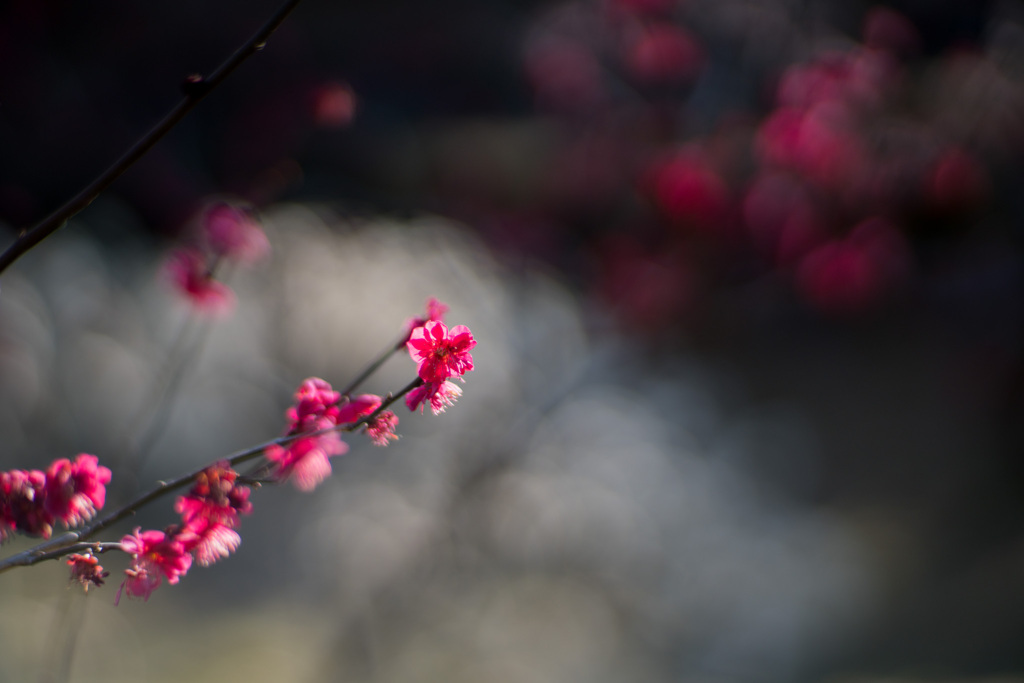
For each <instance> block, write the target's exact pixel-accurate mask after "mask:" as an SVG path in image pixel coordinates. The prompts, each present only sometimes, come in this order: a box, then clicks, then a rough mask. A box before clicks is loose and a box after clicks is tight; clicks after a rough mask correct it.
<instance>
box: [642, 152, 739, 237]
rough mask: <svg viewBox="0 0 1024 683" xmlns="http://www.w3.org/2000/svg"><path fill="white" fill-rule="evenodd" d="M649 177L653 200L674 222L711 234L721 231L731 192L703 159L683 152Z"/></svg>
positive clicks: (664, 163)
mask: <svg viewBox="0 0 1024 683" xmlns="http://www.w3.org/2000/svg"><path fill="white" fill-rule="evenodd" d="M650 173H651V175H650V178H651V183H652V189H653V192H654V200H655V202H656V203H657V205H658V208H660V209H661V211H662V212H663V213H664V214H665V215H666V216H667V217H668V218H669V219H670V220H671V221H673V222H674V223H677V224H680V225H682V226H684V227H687V228H696V229H697V230H699V231H701V232H705V233H709V234H711V233H714V232H716V231H717V230H720V229H721V228H722V225H723V222H724V220H725V216H726V214H727V212H728V202H729V190H728V187H727V186H726V184H725V182H724V181H723V180H722V178H721V177H720V176H719V175H718V174H717V173H716V172H715V171H714V170H712V168H711V166H710V165H709V164H708V163H707V162H706V161H705V160H704V159H703V155H701V154H700V153H699V152H694V151H692V150H684V151H682V152H680V153H678V154H676V155H675V156H673V157H671V158H670V159H668V160H667V161H663V162H660V163H657V164H655V165H654V166H653V167H652V169H651V172H650Z"/></svg>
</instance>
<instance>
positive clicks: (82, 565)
mask: <svg viewBox="0 0 1024 683" xmlns="http://www.w3.org/2000/svg"><path fill="white" fill-rule="evenodd" d="M67 564H68V566H69V567H71V580H72V581H77V582H78V583H79V584H80V585H81V586H82V590H84V591H85V592H86V593H88V592H89V588H90V587H92V586H96V587H97V588H98V587H100V586H102V585H103V579H105V578H107V577H108V576H110V572H108V571H104V569H103V567H102V566H100V561H99V560H98V559H97V558H96V557H94V556H93V554H92V553H91V552H89V551H87V552H86V553H85V554H84V555H79V554H78V553H74V554H72V555H69V556H68V561H67Z"/></svg>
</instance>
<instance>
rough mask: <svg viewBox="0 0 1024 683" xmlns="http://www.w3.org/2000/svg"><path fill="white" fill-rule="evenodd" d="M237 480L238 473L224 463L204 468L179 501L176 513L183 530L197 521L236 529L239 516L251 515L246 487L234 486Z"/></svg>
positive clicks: (175, 506) (250, 504)
mask: <svg viewBox="0 0 1024 683" xmlns="http://www.w3.org/2000/svg"><path fill="white" fill-rule="evenodd" d="M237 478H238V473H237V472H235V471H234V470H233V469H231V468H230V467H229V465H228V463H227V461H221V462H218V463H216V464H214V465H211V466H210V467H207V468H206V469H205V470H203V472H202V473H201V474H199V476H197V477H196V482H195V484H194V485H193V486H192V490H191V491H189V494H188V495H187V496H179V497H178V500H177V502H175V505H174V510H175V512H177V513H178V514H180V515H181V519H182V522H183V523H184V524H185V525H186V526H188V525H189V524H190V523H191V522H193V521H194V520H196V519H203V520H207V521H210V522H214V523H218V524H224V525H227V526H229V527H232V528H233V527H237V526H238V524H239V515H247V514H249V513H250V512H252V503H250V502H249V493H250V490H249V487H248V486H238V485H236V484H235V480H236V479H237Z"/></svg>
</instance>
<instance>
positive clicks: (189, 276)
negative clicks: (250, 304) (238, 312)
mask: <svg viewBox="0 0 1024 683" xmlns="http://www.w3.org/2000/svg"><path fill="white" fill-rule="evenodd" d="M164 268H165V272H166V273H167V277H168V279H169V281H170V282H171V284H172V285H173V286H174V288H175V289H176V290H177V291H178V293H180V294H181V295H183V296H184V297H185V299H186V300H187V301H188V302H189V303H190V304H192V305H193V306H194V307H195V308H196V310H198V311H201V312H203V313H206V314H208V315H212V316H219V315H224V314H226V313H228V312H229V311H230V310H231V309H232V308H233V307H234V305H235V294H234V292H232V291H231V288H230V287H228V286H227V285H225V284H224V283H223V282H218V281H217V280H215V279H214V278H213V276H212V275H211V273H210V269H209V267H208V266H207V263H206V258H205V257H204V256H203V254H202V252H200V251H199V250H198V249H192V248H188V249H178V250H176V251H174V252H171V255H170V256H169V257H168V259H167V263H166V265H165V267H164Z"/></svg>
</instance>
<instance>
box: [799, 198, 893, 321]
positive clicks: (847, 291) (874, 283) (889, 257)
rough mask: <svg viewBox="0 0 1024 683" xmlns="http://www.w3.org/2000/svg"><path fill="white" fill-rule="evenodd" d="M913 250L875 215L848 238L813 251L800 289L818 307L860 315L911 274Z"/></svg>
mask: <svg viewBox="0 0 1024 683" xmlns="http://www.w3.org/2000/svg"><path fill="white" fill-rule="evenodd" d="M909 271H910V254H909V250H908V248H907V245H906V241H905V239H904V237H903V235H902V234H901V233H900V232H899V230H898V229H897V228H896V227H895V226H894V225H892V224H891V223H890V222H889V221H887V220H886V219H884V218H877V217H876V218H869V219H867V220H865V221H863V222H861V223H860V224H858V225H857V226H856V227H855V228H854V229H853V230H852V231H851V232H850V234H849V235H848V236H847V237H846V238H845V239H839V240H832V241H830V242H826V243H824V244H822V245H821V246H819V247H817V248H816V249H814V250H812V251H811V252H810V253H808V254H807V256H806V257H804V259H803V260H802V261H801V263H800V266H799V268H798V270H797V287H798V289H799V291H800V293H801V294H802V295H803V296H804V298H805V299H806V300H807V301H808V302H809V303H810V304H811V305H813V306H814V307H815V308H817V309H819V310H821V311H824V312H827V313H839V314H843V313H857V312H861V311H865V310H868V309H870V308H872V307H875V306H877V305H879V304H881V303H882V301H883V300H884V298H885V297H886V296H887V295H890V294H891V293H893V292H894V291H895V289H896V288H897V286H898V285H900V284H901V283H902V282H903V281H904V280H905V279H906V278H907V276H908V275H909Z"/></svg>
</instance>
